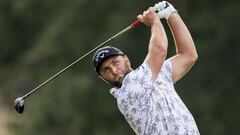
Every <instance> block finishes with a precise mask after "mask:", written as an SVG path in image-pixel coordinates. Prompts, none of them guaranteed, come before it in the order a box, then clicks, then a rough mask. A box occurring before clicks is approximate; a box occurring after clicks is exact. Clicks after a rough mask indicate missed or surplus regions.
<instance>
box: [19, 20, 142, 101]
mask: <svg viewBox="0 0 240 135" xmlns="http://www.w3.org/2000/svg"><path fill="white" fill-rule="evenodd" d="M140 23H141V22H140V21H139V20H137V21H135V22H134V23H132V24H131V25H130V26H128V27H126V28H125V29H123V30H122V31H120V32H118V33H117V34H115V35H114V36H112V37H111V38H109V39H107V40H106V41H104V42H103V43H101V44H100V45H98V46H97V47H95V48H94V49H92V50H91V51H89V52H88V53H86V54H85V55H83V56H81V57H80V58H78V59H77V60H76V61H74V62H73V63H71V64H70V65H68V66H67V67H65V68H64V69H62V70H61V71H59V72H58V73H56V74H55V75H53V76H52V77H51V78H49V79H47V80H46V81H45V82H43V83H42V84H40V85H39V86H37V87H36V88H34V89H33V90H31V91H30V92H28V93H27V94H25V95H24V96H22V97H21V98H22V99H24V98H26V97H28V96H29V95H31V94H32V93H34V92H35V91H37V90H38V89H40V88H41V87H43V86H44V85H45V84H47V83H48V82H50V81H51V80H53V79H54V78H56V77H57V76H59V75H60V74H62V73H63V72H65V71H66V70H68V69H69V68H70V67H72V66H73V65H75V64H76V63H78V62H79V61H80V60H82V59H84V58H85V57H87V56H88V55H90V54H91V53H93V52H95V51H96V50H97V49H98V48H100V47H102V46H104V45H106V44H107V43H109V42H110V41H111V40H113V39H114V38H116V37H118V36H119V35H121V34H123V33H125V32H127V31H128V30H130V29H133V28H135V27H137V26H138V25H139V24H140Z"/></svg>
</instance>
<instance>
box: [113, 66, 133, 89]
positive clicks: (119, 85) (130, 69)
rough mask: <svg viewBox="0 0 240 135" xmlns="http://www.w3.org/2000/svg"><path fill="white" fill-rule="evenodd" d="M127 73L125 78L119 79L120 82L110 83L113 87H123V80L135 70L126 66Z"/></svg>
mask: <svg viewBox="0 0 240 135" xmlns="http://www.w3.org/2000/svg"><path fill="white" fill-rule="evenodd" d="M126 68H127V70H126V72H125V73H124V75H123V76H121V77H119V80H118V81H112V80H111V81H110V80H109V81H108V82H109V83H110V84H111V85H112V86H114V87H117V88H120V87H121V86H122V82H123V79H124V78H125V76H126V75H127V74H128V73H130V72H131V71H132V70H133V69H132V68H131V67H129V66H128V65H127V64H126Z"/></svg>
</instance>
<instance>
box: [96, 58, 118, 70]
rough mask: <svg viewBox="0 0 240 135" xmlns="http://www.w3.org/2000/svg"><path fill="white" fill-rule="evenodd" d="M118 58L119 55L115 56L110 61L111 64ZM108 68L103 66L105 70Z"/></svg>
mask: <svg viewBox="0 0 240 135" xmlns="http://www.w3.org/2000/svg"><path fill="white" fill-rule="evenodd" d="M117 58H118V56H113V57H112V59H111V60H110V62H109V63H110V64H111V63H113V61H115V60H116V59H117ZM106 68H108V66H105V67H102V68H101V69H102V70H104V69H106ZM101 69H100V70H101Z"/></svg>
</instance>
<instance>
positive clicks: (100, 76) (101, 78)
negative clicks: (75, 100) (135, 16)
mask: <svg viewBox="0 0 240 135" xmlns="http://www.w3.org/2000/svg"><path fill="white" fill-rule="evenodd" d="M98 78H100V79H101V80H103V81H104V82H105V83H107V84H109V85H110V83H109V82H108V81H106V80H105V79H104V78H103V77H102V76H100V75H99V76H98Z"/></svg>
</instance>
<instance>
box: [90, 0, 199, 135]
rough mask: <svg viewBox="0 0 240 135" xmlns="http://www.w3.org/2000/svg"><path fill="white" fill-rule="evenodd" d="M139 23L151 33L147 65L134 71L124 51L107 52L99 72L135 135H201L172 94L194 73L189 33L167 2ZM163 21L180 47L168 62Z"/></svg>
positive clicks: (99, 58)
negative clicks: (185, 76)
mask: <svg viewBox="0 0 240 135" xmlns="http://www.w3.org/2000/svg"><path fill="white" fill-rule="evenodd" d="M154 10H155V11H158V13H156V12H155V11H154ZM137 18H138V19H139V20H140V21H141V22H142V23H144V24H145V25H146V26H147V27H149V28H150V29H151V37H150V41H149V45H148V53H147V56H146V58H145V60H144V62H143V63H142V64H141V65H140V66H139V67H138V68H137V69H135V70H133V69H132V68H131V62H130V60H129V59H128V57H127V56H126V55H125V54H124V53H123V52H122V51H120V50H119V49H117V48H114V47H111V46H107V47H103V48H100V49H98V50H97V51H96V53H95V55H94V56H93V63H94V66H95V69H96V72H97V73H98V75H99V77H100V78H101V79H102V80H104V81H105V82H107V83H109V84H111V85H112V86H113V88H112V89H111V90H110V93H111V94H112V95H113V96H114V97H115V98H116V100H117V105H118V108H119V110H120V112H121V113H122V114H123V115H124V117H125V119H126V120H127V122H128V123H129V124H130V126H131V127H132V129H133V130H134V132H135V133H136V134H137V135H199V134H200V133H199V131H198V128H197V125H196V123H195V121H194V118H193V116H192V115H191V113H190V112H189V110H188V109H187V107H186V106H185V104H184V103H183V102H182V100H181V99H180V97H179V96H178V94H177V93H176V91H175V88H174V83H176V82H177V81H178V80H180V79H181V78H182V77H183V76H184V75H185V74H186V73H187V72H188V71H189V70H190V68H191V67H192V65H193V64H194V63H195V62H196V60H197V57H198V56H197V52H196V49H195V46H194V42H193V40H192V37H191V35H190V33H189V31H188V29H187V27H186V26H185V24H184V22H183V21H182V19H181V17H180V16H179V14H178V12H177V11H176V9H175V8H174V7H173V6H172V5H171V4H170V3H168V2H166V1H163V2H159V3H158V4H156V5H155V6H154V7H153V8H149V9H148V10H147V11H144V12H143V14H142V15H138V16H137ZM162 18H165V19H166V20H167V21H168V25H169V27H170V29H171V31H172V35H173V37H174V41H175V46H176V55H174V56H173V57H170V58H169V59H166V56H167V48H168V40H167V36H166V34H165V31H164V27H163V25H162V23H161V20H160V19H162ZM137 47H140V46H139V45H138V46H137Z"/></svg>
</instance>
